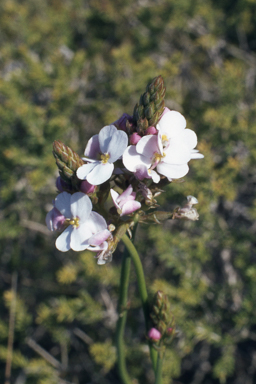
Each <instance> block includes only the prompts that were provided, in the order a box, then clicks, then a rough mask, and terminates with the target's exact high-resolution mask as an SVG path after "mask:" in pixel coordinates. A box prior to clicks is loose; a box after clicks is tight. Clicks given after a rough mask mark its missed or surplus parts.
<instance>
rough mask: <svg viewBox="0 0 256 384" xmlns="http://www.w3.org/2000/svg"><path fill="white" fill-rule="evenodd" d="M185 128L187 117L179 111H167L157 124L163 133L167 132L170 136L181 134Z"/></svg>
mask: <svg viewBox="0 0 256 384" xmlns="http://www.w3.org/2000/svg"><path fill="white" fill-rule="evenodd" d="M185 128H186V119H185V117H184V116H182V114H181V113H179V112H177V111H169V112H167V113H165V114H164V115H163V116H162V117H161V119H160V121H159V123H158V124H157V129H158V130H159V131H160V132H161V134H166V135H167V137H168V138H172V137H175V136H177V135H180V133H181V132H182V131H183V130H184V129H185Z"/></svg>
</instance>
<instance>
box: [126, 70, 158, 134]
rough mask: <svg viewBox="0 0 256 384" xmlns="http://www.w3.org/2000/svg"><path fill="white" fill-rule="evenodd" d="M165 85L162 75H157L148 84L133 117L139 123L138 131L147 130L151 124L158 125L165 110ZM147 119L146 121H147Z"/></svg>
mask: <svg viewBox="0 0 256 384" xmlns="http://www.w3.org/2000/svg"><path fill="white" fill-rule="evenodd" d="M164 97H165V86H164V81H163V78H162V76H158V77H155V78H154V79H153V80H152V81H151V82H150V83H149V84H148V85H147V89H146V92H144V93H143V94H142V95H141V97H140V102H139V103H138V104H136V106H135V108H134V113H133V119H134V121H135V122H136V123H137V131H138V133H140V134H141V133H142V132H145V130H146V129H147V128H148V127H149V126H151V125H152V126H156V124H157V123H158V121H159V120H160V117H161V115H162V114H163V112H164ZM145 120H146V122H145Z"/></svg>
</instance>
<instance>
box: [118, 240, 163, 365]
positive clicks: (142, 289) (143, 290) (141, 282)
mask: <svg viewBox="0 0 256 384" xmlns="http://www.w3.org/2000/svg"><path fill="white" fill-rule="evenodd" d="M122 241H123V243H124V245H125V246H126V248H127V250H128V252H129V254H130V256H131V258H132V261H133V264H134V267H135V271H136V275H137V281H138V288H139V294H140V298H141V302H142V308H143V312H144V318H145V324H146V331H147V332H148V331H149V320H150V318H149V312H150V306H149V301H148V293H147V287H146V282H145V276H144V271H143V267H142V264H141V261H140V257H139V255H138V252H137V250H136V248H135V246H134V245H133V243H132V241H131V240H130V239H129V237H128V236H127V235H124V236H123V237H122ZM149 349H150V357H151V361H152V365H153V369H154V371H155V372H156V368H157V351H156V350H155V349H154V348H153V346H152V344H151V343H150V341H149Z"/></svg>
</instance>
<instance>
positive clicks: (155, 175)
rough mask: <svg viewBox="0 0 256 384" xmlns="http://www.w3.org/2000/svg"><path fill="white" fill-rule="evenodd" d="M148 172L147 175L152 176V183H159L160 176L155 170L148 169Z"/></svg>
mask: <svg viewBox="0 0 256 384" xmlns="http://www.w3.org/2000/svg"><path fill="white" fill-rule="evenodd" d="M148 173H149V175H150V176H151V177H152V180H153V181H154V183H156V184H157V183H159V181H160V176H159V175H158V173H157V172H156V171H154V170H153V169H152V170H151V169H149V170H148Z"/></svg>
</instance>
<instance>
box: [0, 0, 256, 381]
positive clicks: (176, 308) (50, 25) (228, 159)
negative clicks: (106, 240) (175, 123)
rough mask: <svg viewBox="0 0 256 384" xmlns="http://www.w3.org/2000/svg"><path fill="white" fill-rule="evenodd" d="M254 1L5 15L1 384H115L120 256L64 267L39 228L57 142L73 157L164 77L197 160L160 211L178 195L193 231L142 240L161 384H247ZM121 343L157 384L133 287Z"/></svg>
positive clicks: (253, 337)
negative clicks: (169, 316)
mask: <svg viewBox="0 0 256 384" xmlns="http://www.w3.org/2000/svg"><path fill="white" fill-rule="evenodd" d="M255 14H256V1H255V0H236V1H231V0H224V1H219V0H218V1H210V0H206V1H205V0H204V1H203V0H196V1H193V2H191V1H189V0H179V1H178V0H164V1H161V2H160V1H153V0H145V1H144V0H143V1H135V0H131V1H129V2H128V1H127V0H123V1H120V0H94V1H91V0H87V1H86V0H73V1H69V0H62V1H60V0H52V1H47V0H43V1H41V2H39V1H36V0H26V1H25V0H20V1H18V0H2V1H1V2H0V26H1V27H0V28H1V33H0V47H1V50H0V146H1V150H0V175H1V176H0V197H1V198H0V207H1V211H0V215H1V216H0V220H1V231H0V239H1V243H0V249H1V268H0V277H1V278H0V289H1V293H2V295H1V299H0V300H1V301H0V308H1V319H0V378H1V380H2V381H3V380H4V371H5V362H6V356H7V337H8V329H9V324H8V321H9V308H10V305H11V301H12V296H13V295H12V292H11V291H10V289H11V276H12V273H13V272H14V271H18V296H17V305H16V322H15V333H14V353H13V366H12V383H19V384H24V383H26V384H46V383H47V384H57V383H58V384H64V383H73V384H79V383H80V384H81V383H95V384H96V383H101V384H109V383H119V382H120V381H119V379H118V376H117V371H116V369H115V367H114V360H115V347H114V330H115V324H116V320H117V313H116V304H117V296H118V286H119V275H120V258H121V254H122V251H123V246H122V245H120V247H119V248H118V250H117V251H116V253H115V255H114V261H113V262H112V263H111V264H108V265H106V266H98V265H97V264H96V261H95V259H94V258H93V255H92V254H90V253H88V252H83V253H81V254H76V253H74V252H72V251H69V252H67V253H66V254H62V253H60V252H58V251H57V250H56V249H55V247H54V238H55V236H54V235H52V234H51V233H49V232H48V230H47V228H46V226H45V224H44V220H45V215H46V212H47V210H49V208H50V203H51V200H52V199H53V198H54V196H55V193H56V188H55V177H56V175H57V170H56V166H55V161H54V159H53V156H52V142H53V141H54V140H55V139H59V140H62V141H63V142H64V143H65V144H67V145H69V146H70V147H72V148H73V149H74V150H75V151H77V152H78V153H79V154H81V155H82V153H83V150H84V147H85V145H86V142H87V140H88V138H89V137H90V136H92V134H95V133H96V132H98V131H99V129H100V128H102V127H103V126H104V125H107V124H109V123H111V122H113V121H114V120H116V119H117V118H118V117H120V116H121V115H122V113H123V112H127V113H130V114H132V112H133V107H134V105H135V103H136V102H137V101H138V99H139V96H140V94H141V93H142V92H143V91H144V89H145V86H146V84H147V83H148V81H149V80H151V79H153V78H154V77H155V76H157V75H159V74H161V75H162V76H163V78H164V80H165V85H166V88H167V92H166V98H165V100H166V106H167V107H169V108H170V109H175V110H178V111H180V112H181V113H183V114H184V115H185V117H186V119H187V123H188V127H190V128H192V129H193V130H195V131H196V133H197V135H198V138H199V145H198V148H199V149H200V151H201V152H202V153H203V154H204V155H205V159H204V160H200V161H193V162H191V169H190V172H189V174H188V175H187V176H186V177H185V178H184V182H180V181H178V182H176V183H172V184H171V185H170V186H169V187H168V188H167V190H166V192H165V193H164V194H163V195H162V196H161V197H160V198H159V202H160V203H161V205H162V206H164V208H165V209H166V210H168V209H169V210H171V209H173V208H174V207H175V206H177V205H178V204H182V202H183V201H184V200H185V198H186V196H187V195H194V196H196V197H197V198H198V200H199V205H198V211H199V213H200V221H197V222H193V223H191V222H184V221H175V220H173V221H169V222H167V223H166V224H165V225H164V230H163V228H162V227H160V226H156V225H152V226H148V227H143V228H142V227H139V229H138V232H137V237H136V244H137V247H138V249H139V252H140V254H141V257H142V262H143V265H144V268H145V274H146V279H147V282H148V287H149V292H150V294H152V296H153V295H154V293H155V291H156V290H158V289H161V290H163V291H164V292H165V293H166V294H168V295H169V297H170V300H171V303H172V311H173V314H174V316H175V319H176V325H177V329H178V335H177V337H176V339H175V341H174V343H173V344H172V346H171V347H170V348H169V349H168V350H167V352H166V360H165V366H164V384H168V383H172V382H173V383H176V384H178V383H183V384H185V383H191V384H200V383H204V384H215V383H221V384H222V383H232V384H233V383H241V382H243V383H245V384H247V383H248V384H249V383H253V382H255V380H256V373H255V370H256V366H255V352H254V351H255V347H256V307H255V303H254V300H255V296H256V264H255V262H256V256H255V251H254V245H255V231H256V226H255V218H256V209H255V207H256V199H255V186H256V174H255V160H256V147H255V141H256V120H255V116H256V103H255V76H256V70H255V68H256V54H255V50H256V38H255V36H256V27H255V16H256V15H255ZM130 299H131V309H130V311H129V313H128V324H127V329H126V342H127V359H128V369H129V372H130V375H131V377H134V378H137V379H138V380H139V381H140V382H142V383H144V382H147V383H149V384H150V383H153V373H152V370H151V368H150V364H149V358H148V349H147V342H146V339H145V335H144V323H143V317H142V313H141V309H140V301H139V298H138V293H137V287H136V279H135V276H134V273H133V274H132V280H131V285H130Z"/></svg>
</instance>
